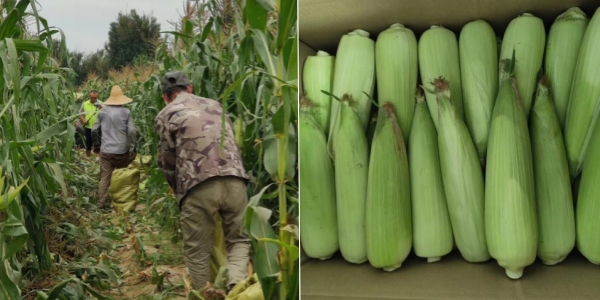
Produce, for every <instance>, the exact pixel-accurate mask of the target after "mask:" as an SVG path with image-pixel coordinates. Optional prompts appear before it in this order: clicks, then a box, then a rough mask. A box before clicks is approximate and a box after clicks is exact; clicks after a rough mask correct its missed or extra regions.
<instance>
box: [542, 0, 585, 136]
mask: <svg viewBox="0 0 600 300" xmlns="http://www.w3.org/2000/svg"><path fill="white" fill-rule="evenodd" d="M588 21H589V20H588V18H587V16H586V14H585V13H584V12H583V11H582V10H581V9H579V8H578V7H572V8H569V9H568V10H567V11H566V12H564V13H562V14H561V15H559V16H558V17H557V18H556V20H554V23H553V24H552V27H550V32H549V33H548V44H547V46H546V60H545V61H544V66H545V71H546V75H547V76H548V81H549V82H550V88H551V89H552V95H553V97H552V98H553V99H554V107H555V108H556V114H557V115H558V120H559V122H560V127H561V128H564V126H565V118H566V117H567V107H568V105H569V94H570V92H571V84H572V82H573V74H574V72H575V66H576V65H577V56H578V55H579V46H581V41H582V40H583V34H584V33H585V28H586V27H587V24H588Z"/></svg>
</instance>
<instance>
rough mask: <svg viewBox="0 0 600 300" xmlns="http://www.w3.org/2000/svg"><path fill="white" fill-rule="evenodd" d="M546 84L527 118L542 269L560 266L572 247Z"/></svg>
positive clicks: (569, 201)
mask: <svg viewBox="0 0 600 300" xmlns="http://www.w3.org/2000/svg"><path fill="white" fill-rule="evenodd" d="M547 84H548V83H547V81H546V79H545V78H543V79H542V80H541V81H540V83H539V84H538V90H537V95H536V98H535V102H534V104H533V109H532V113H531V117H530V133H531V148H532V151H533V167H534V176H535V178H534V179H535V195H536V204H537V216H538V228H539V242H538V250H537V255H538V257H539V258H540V259H541V260H542V262H543V263H544V264H546V265H555V264H557V263H560V262H562V261H563V260H564V259H565V258H566V257H567V255H568V254H569V253H570V252H571V250H572V249H573V247H574V246H575V216H574V211H573V195H572V193H571V182H570V180H569V164H568V163H567V154H566V152H565V144H564V143H563V138H562V132H561V130H560V123H559V121H558V117H557V116H556V112H555V110H554V104H553V103H552V97H551V93H550V91H549V90H548V86H547Z"/></svg>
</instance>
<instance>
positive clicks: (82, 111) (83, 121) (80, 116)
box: [79, 101, 86, 126]
mask: <svg viewBox="0 0 600 300" xmlns="http://www.w3.org/2000/svg"><path fill="white" fill-rule="evenodd" d="M84 105H85V101H83V103H81V107H79V119H80V120H81V123H82V125H83V126H85V125H86V124H85V114H84V113H85V110H84V109H83V106H84Z"/></svg>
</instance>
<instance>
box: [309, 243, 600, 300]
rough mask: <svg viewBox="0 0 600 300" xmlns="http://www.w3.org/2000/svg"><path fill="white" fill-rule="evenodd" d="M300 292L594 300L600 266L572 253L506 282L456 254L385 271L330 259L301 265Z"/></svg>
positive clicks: (314, 297)
mask: <svg viewBox="0 0 600 300" xmlns="http://www.w3.org/2000/svg"><path fill="white" fill-rule="evenodd" d="M300 294H301V295H302V300H325V299H339V300H342V299H355V300H358V299H361V300H363V299H402V300H433V299H436V300H437V299H445V300H509V299H518V300H524V299H540V300H542V299H543V300H552V299H570V300H580V299H581V300H583V299H587V300H591V299H600V267H598V266H596V265H593V264H591V263H589V262H588V261H587V260H585V259H584V258H583V257H582V256H581V255H580V254H579V253H572V254H571V256H570V257H569V258H567V260H565V261H564V262H563V263H561V264H558V265H555V266H544V265H542V264H541V263H540V262H536V263H535V264H534V265H532V266H530V267H527V268H525V272H524V274H523V277H521V279H519V280H512V279H509V278H508V277H507V276H506V275H505V274H504V269H502V268H501V267H500V266H498V264H496V262H495V261H493V260H490V261H488V262H486V263H482V264H472V263H468V262H466V261H464V260H463V259H462V258H461V257H460V254H458V252H457V251H455V252H454V253H452V254H451V255H450V256H449V257H444V258H442V260H440V261H439V262H436V263H432V264H428V263H427V262H425V260H424V259H419V258H416V257H409V259H408V260H407V261H406V262H405V263H404V264H403V265H402V267H401V268H400V269H397V270H396V271H394V272H391V273H387V272H384V271H381V270H378V269H374V268H372V267H371V266H370V265H369V264H368V263H365V264H362V265H352V264H349V263H347V262H345V261H344V260H343V259H342V258H341V256H336V257H334V258H332V259H330V260H327V261H316V260H311V261H310V262H308V263H306V264H305V265H303V266H302V269H301V288H300Z"/></svg>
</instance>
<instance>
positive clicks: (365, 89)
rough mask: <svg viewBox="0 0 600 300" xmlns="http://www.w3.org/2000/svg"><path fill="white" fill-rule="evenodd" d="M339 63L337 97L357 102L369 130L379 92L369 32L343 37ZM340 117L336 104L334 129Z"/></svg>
mask: <svg viewBox="0 0 600 300" xmlns="http://www.w3.org/2000/svg"><path fill="white" fill-rule="evenodd" d="M335 60H336V61H335V68H334V75H333V88H332V91H333V95H335V96H336V97H338V98H342V97H343V96H344V95H348V96H350V97H351V98H352V99H354V101H355V102H356V104H355V107H356V108H355V110H356V113H357V114H358V117H359V119H360V122H361V125H362V127H363V130H364V131H366V130H367V123H368V121H369V115H370V113H371V99H370V97H371V96H372V95H373V91H374V89H375V42H374V41H373V40H371V39H370V38H369V33H368V32H366V31H364V30H361V29H356V30H354V31H352V32H350V33H348V34H346V35H344V36H343V37H342V39H341V40H340V44H339V46H338V49H337V54H336V59H335ZM338 114H339V102H337V101H333V102H331V118H330V121H329V122H330V128H331V127H333V126H335V124H336V123H337V116H338ZM330 130H331V131H333V133H335V132H337V130H335V129H330ZM333 133H330V134H329V139H330V140H333V137H332V134H333Z"/></svg>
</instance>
